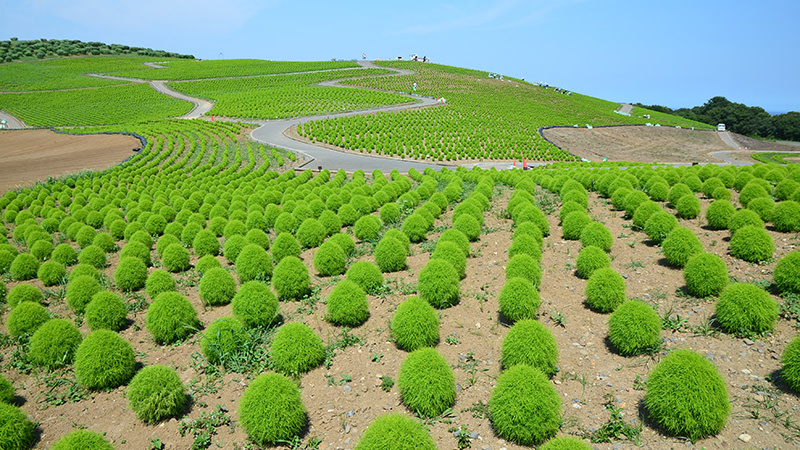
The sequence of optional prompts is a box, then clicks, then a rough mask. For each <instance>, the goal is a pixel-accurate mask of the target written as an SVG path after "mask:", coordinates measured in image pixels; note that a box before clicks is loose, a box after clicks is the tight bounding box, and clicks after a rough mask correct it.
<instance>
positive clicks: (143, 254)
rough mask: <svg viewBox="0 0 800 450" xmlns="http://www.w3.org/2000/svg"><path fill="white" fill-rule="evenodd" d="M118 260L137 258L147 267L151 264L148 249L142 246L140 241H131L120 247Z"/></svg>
mask: <svg viewBox="0 0 800 450" xmlns="http://www.w3.org/2000/svg"><path fill="white" fill-rule="evenodd" d="M119 257H120V259H124V258H131V257H132V258H139V259H140V260H141V261H142V262H143V263H144V265H145V267H149V266H150V265H151V264H152V260H151V259H150V247H148V246H146V245H145V244H143V243H142V242H141V241H131V242H128V243H127V244H125V246H124V247H122V250H120V252H119Z"/></svg>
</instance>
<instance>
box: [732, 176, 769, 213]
mask: <svg viewBox="0 0 800 450" xmlns="http://www.w3.org/2000/svg"><path fill="white" fill-rule="evenodd" d="M756 197H769V192H767V191H766V190H765V189H764V188H763V187H761V186H760V185H759V184H757V183H754V182H750V183H747V186H745V187H743V188H742V190H741V191H739V203H740V204H741V205H742V207H746V206H747V204H748V203H750V201H751V200H753V199H754V198H756Z"/></svg>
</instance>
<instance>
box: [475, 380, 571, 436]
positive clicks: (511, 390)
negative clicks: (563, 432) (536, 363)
mask: <svg viewBox="0 0 800 450" xmlns="http://www.w3.org/2000/svg"><path fill="white" fill-rule="evenodd" d="M489 412H490V416H489V417H490V420H491V422H492V427H493V428H494V430H495V431H496V432H497V434H498V435H500V436H501V437H502V438H503V439H506V440H508V441H511V442H514V443H517V444H520V445H528V446H530V445H538V444H541V443H542V442H544V441H546V440H547V439H549V438H551V437H553V436H555V434H556V433H557V432H558V430H559V428H561V397H559V395H558V392H556V390H555V388H553V385H552V384H550V380H549V379H548V378H547V376H546V375H545V374H543V373H542V372H541V371H540V370H538V369H534V368H533V367H530V366H527V365H525V364H519V365H516V366H514V367H512V368H510V369H508V370H506V371H505V372H503V374H501V375H500V376H499V377H498V378H497V384H496V385H495V388H494V390H493V391H492V394H491V397H490V399H489Z"/></svg>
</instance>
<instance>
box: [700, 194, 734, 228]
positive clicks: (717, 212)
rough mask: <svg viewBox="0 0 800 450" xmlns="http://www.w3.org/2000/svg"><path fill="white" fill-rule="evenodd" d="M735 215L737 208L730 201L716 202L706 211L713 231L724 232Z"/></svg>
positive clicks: (707, 219)
mask: <svg viewBox="0 0 800 450" xmlns="http://www.w3.org/2000/svg"><path fill="white" fill-rule="evenodd" d="M734 213H736V208H735V207H734V206H733V205H732V204H731V202H729V201H728V200H714V201H713V202H711V204H710V205H708V209H706V221H707V222H708V226H710V227H711V228H712V229H714V230H724V229H726V228H728V221H729V220H730V218H731V216H733V214H734Z"/></svg>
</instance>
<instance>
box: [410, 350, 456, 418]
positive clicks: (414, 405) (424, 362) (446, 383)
mask: <svg viewBox="0 0 800 450" xmlns="http://www.w3.org/2000/svg"><path fill="white" fill-rule="evenodd" d="M397 386H398V388H399V390H400V397H401V399H402V401H403V403H404V404H405V405H406V406H407V407H408V408H409V409H410V410H411V411H414V412H415V413H417V414H419V415H420V416H422V417H436V416H438V415H439V414H441V413H442V412H444V411H445V410H446V409H448V408H450V407H451V406H453V404H454V403H455V401H456V383H455V377H454V376H453V370H452V369H451V368H450V366H449V365H448V364H447V361H446V360H445V359H444V357H443V356H442V355H440V354H439V352H437V351H436V349H434V348H432V347H424V348H420V349H417V350H414V351H413V352H411V353H409V354H408V356H407V357H406V359H405V361H403V364H402V365H401V366H400V374H399V376H398V378H397Z"/></svg>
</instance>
